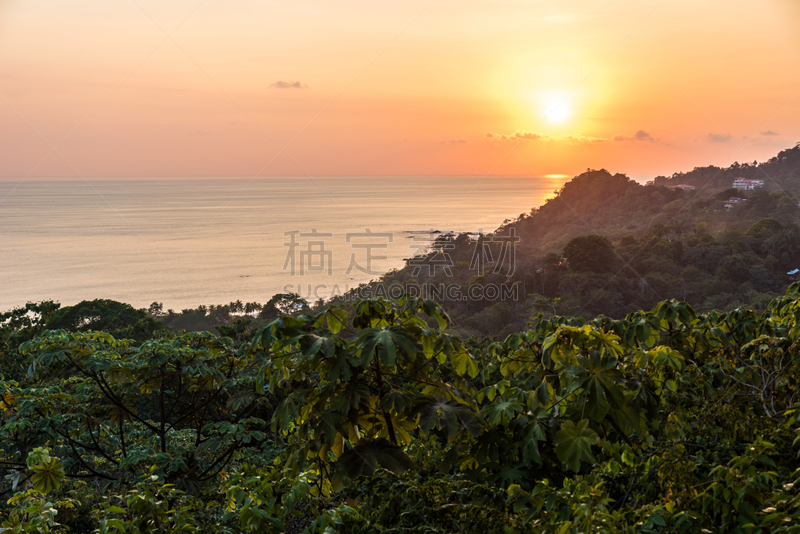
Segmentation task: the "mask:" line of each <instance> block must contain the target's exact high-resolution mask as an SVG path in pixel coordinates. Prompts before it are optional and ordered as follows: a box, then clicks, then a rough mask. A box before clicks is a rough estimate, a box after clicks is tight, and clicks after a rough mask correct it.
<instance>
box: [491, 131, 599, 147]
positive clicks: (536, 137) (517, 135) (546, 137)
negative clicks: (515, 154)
mask: <svg viewBox="0 0 800 534" xmlns="http://www.w3.org/2000/svg"><path fill="white" fill-rule="evenodd" d="M486 137H488V138H490V139H497V140H498V141H506V140H511V141H519V142H522V141H562V142H566V143H570V144H573V145H582V144H589V143H605V142H606V141H608V139H604V138H602V137H591V136H587V135H582V134H564V135H558V136H553V135H550V134H543V133H539V132H530V131H528V130H517V131H516V132H514V133H510V134H500V133H494V132H488V133H487V134H486Z"/></svg>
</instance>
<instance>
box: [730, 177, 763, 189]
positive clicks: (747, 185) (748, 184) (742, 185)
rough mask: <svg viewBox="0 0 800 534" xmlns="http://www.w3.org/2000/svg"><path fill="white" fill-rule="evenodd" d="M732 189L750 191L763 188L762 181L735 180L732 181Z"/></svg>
mask: <svg viewBox="0 0 800 534" xmlns="http://www.w3.org/2000/svg"><path fill="white" fill-rule="evenodd" d="M733 187H735V188H736V189H738V190H739V191H752V190H753V189H760V188H762V187H764V180H748V179H747V178H737V179H735V180H734V181H733Z"/></svg>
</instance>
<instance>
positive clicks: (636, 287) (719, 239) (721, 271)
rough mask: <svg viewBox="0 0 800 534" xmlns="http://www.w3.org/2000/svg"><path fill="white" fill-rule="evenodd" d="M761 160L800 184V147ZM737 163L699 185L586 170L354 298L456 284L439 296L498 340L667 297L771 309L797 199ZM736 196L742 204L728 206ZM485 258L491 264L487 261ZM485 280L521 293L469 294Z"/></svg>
mask: <svg viewBox="0 0 800 534" xmlns="http://www.w3.org/2000/svg"><path fill="white" fill-rule="evenodd" d="M763 167H764V169H768V170H769V172H770V173H772V175H774V176H781V177H784V178H785V180H784V181H783V183H785V184H793V183H794V182H792V181H791V180H790V178H791V177H793V176H800V147H795V148H792V149H790V150H786V151H783V152H781V154H780V155H779V156H778V157H776V158H773V159H772V160H770V161H769V162H767V163H765V164H763ZM740 168H741V167H740V166H738V165H736V166H734V167H731V168H729V169H725V170H724V172H725V173H727V174H724V175H725V176H726V178H725V179H726V180H729V181H727V182H718V181H714V182H713V183H707V184H705V185H698V187H697V189H696V190H694V191H691V190H689V191H681V190H673V189H669V188H667V187H665V186H663V185H656V184H653V183H651V184H648V185H641V184H639V183H637V182H635V181H633V180H631V179H629V178H628V177H626V176H624V175H621V174H616V175H612V174H610V173H608V172H607V171H604V170H600V171H593V170H589V171H587V172H585V173H583V174H581V175H579V176H576V177H575V178H573V179H572V180H571V181H570V182H568V183H567V184H565V185H564V187H563V188H562V189H561V190H560V191H559V192H558V194H557V195H556V196H555V197H554V198H552V199H550V200H548V201H547V202H546V203H545V204H544V205H543V206H541V207H539V208H536V209H534V210H532V211H531V212H530V213H527V214H522V215H520V216H519V217H518V218H517V219H514V220H512V221H509V222H507V223H506V224H504V225H503V226H502V227H501V228H499V229H498V230H497V231H495V232H494V233H492V234H490V235H487V236H483V237H481V238H480V239H476V238H475V237H474V236H467V235H459V236H450V235H444V236H439V237H438V238H437V239H436V241H435V243H433V246H432V249H431V253H430V254H429V255H428V257H427V258H421V259H420V258H417V259H416V260H413V261H411V262H409V264H408V265H407V266H406V267H404V268H403V269H401V270H399V271H396V272H392V273H390V274H389V275H387V276H385V277H383V278H382V279H381V280H379V281H375V282H373V283H372V284H369V285H367V286H365V287H363V288H361V290H360V291H358V292H356V293H355V294H356V295H388V294H389V291H390V289H391V287H392V286H393V285H394V286H403V287H408V286H419V287H425V286H427V287H428V288H429V289H430V291H427V294H431V292H435V288H436V287H439V288H441V287H448V286H453V285H456V286H458V288H460V291H454V292H451V294H447V292H446V291H445V292H442V294H441V295H439V294H437V300H439V301H440V302H442V303H443V305H444V306H445V308H446V309H447V310H448V312H449V313H450V314H451V316H452V317H453V318H454V320H455V321H456V324H458V325H459V326H460V327H462V328H463V332H464V334H465V335H469V334H478V335H498V334H499V335H500V337H504V336H505V335H507V334H509V333H512V332H515V331H519V330H521V329H523V328H524V327H525V325H526V323H527V322H528V320H529V319H530V317H532V316H535V315H537V314H538V313H540V312H541V313H544V314H545V315H546V316H549V315H552V314H564V315H581V316H583V317H594V316H596V315H599V314H604V315H607V316H610V317H615V318H621V317H623V316H625V315H626V314H628V313H631V312H633V311H635V310H638V309H648V308H650V307H652V306H653V305H654V304H655V303H656V302H658V301H661V300H663V299H667V298H674V299H678V300H682V301H687V302H689V303H691V304H692V305H693V306H695V307H696V308H697V309H698V310H701V311H710V310H730V309H733V308H736V307H738V306H749V307H752V308H755V309H764V306H765V305H766V303H767V302H769V301H770V300H771V299H772V298H774V297H775V296H777V295H779V294H781V293H782V292H783V291H784V290H785V288H786V287H787V286H788V284H789V282H790V280H789V278H788V277H787V274H786V273H787V272H788V271H790V270H793V269H796V268H800V227H798V223H800V207H798V199H799V198H800V195H798V194H797V191H798V190H797V189H795V190H784V189H778V190H774V191H768V190H755V191H738V190H736V189H733V188H731V187H730V186H731V184H732V178H731V176H733V175H737V176H738V174H739V169H740ZM718 170H719V169H716V170H714V168H712V167H709V168H706V169H705V170H702V172H701V171H700V170H697V171H696V172H697V173H700V174H703V175H704V176H705V175H706V174H707V173H709V172H712V171H713V172H716V171H718ZM693 172H694V171H693ZM713 172H712V174H713ZM759 172H761V171H759ZM704 173H705V174H704ZM698 175H699V174H698ZM676 176H683V175H676ZM720 176H722V174H720ZM762 178H764V177H763V176H762ZM676 179H677V178H676ZM681 179H682V178H681ZM765 181H767V180H766V179H765ZM656 182H659V180H656ZM731 197H736V198H742V199H745V200H743V201H742V202H739V203H737V204H735V205H733V206H731V207H730V209H726V207H725V201H727V200H729V199H730V198H731ZM512 232H513V235H515V236H516V238H518V239H519V241H518V242H517V243H516V245H515V247H514V249H515V250H514V254H513V264H514V265H513V268H510V267H511V266H510V263H511V262H512V258H511V256H510V255H509V250H508V247H507V245H504V244H503V243H502V241H503V239H504V238H506V237H508V236H510V235H512ZM504 247H506V248H505V250H504ZM487 251H488V252H487ZM484 257H485V258H490V260H489V261H486V262H485V265H484V268H482V269H481V268H480V267H481V266H480V260H481V258H484ZM426 261H427V262H428V265H426V263H425V262H426ZM448 264H449V268H448V269H444V268H442V266H443V265H448ZM500 264H502V265H500ZM420 267H422V268H420ZM487 286H493V287H501V288H503V287H506V288H507V287H511V286H516V288H517V290H516V291H515V292H512V291H508V292H507V293H508V294H507V295H506V296H505V297H504V296H503V291H498V292H497V295H496V296H495V297H494V298H487V296H486V295H483V298H477V299H476V298H464V295H468V294H469V292H470V289H471V288H478V289H480V288H485V287H487ZM479 293H480V292H479ZM511 293H513V294H511ZM488 297H492V295H491V294H490V295H488Z"/></svg>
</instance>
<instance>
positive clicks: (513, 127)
mask: <svg viewBox="0 0 800 534" xmlns="http://www.w3.org/2000/svg"><path fill="white" fill-rule="evenodd" d="M798 91H800V7H798V2H796V1H795V0H763V1H761V2H755V1H752V0H751V1H742V0H661V1H659V0H645V1H642V0H636V1H634V0H626V1H622V0H616V1H614V0H585V1H584V0H582V1H572V0H543V1H534V2H532V1H530V0H497V1H493V2H485V1H484V2H480V1H477V0H461V1H454V0H451V1H448V0H434V1H431V0H421V1H418V0H403V1H395V0H389V1H383V2H367V1H347V0H346V1H343V2H322V1H302V2H274V1H272V2H252V1H243V0H205V1H202V0H171V1H169V2H164V1H163V0H124V1H123V0H73V1H70V2H64V1H60V0H0V97H1V98H0V125H2V128H0V161H1V162H2V164H0V176H7V177H19V178H21V177H26V176H77V175H80V176H209V175H213V176H255V175H306V174H308V175H312V176H321V175H362V174H388V175H404V174H432V175H434V174H474V175H484V174H524V175H537V176H542V175H546V174H562V173H563V174H569V175H572V174H577V173H579V172H581V171H582V170H585V169H586V168H587V167H591V168H607V169H609V170H611V171H613V172H624V173H627V174H629V175H631V176H633V177H637V178H641V179H647V178H650V177H653V176H655V175H657V174H671V173H672V172H675V171H679V170H688V169H691V168H692V167H694V166H699V165H707V164H717V165H728V164H730V163H732V162H733V161H741V162H744V161H753V160H759V161H761V160H764V159H766V158H769V157H771V156H773V155H774V154H775V153H777V152H778V151H779V150H781V149H783V148H787V147H790V146H793V145H794V144H795V143H796V142H797V141H800V94H798Z"/></svg>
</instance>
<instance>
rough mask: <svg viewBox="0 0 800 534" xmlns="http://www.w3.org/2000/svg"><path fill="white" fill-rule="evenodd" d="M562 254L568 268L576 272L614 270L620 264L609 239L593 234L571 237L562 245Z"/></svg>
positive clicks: (605, 271)
mask: <svg viewBox="0 0 800 534" xmlns="http://www.w3.org/2000/svg"><path fill="white" fill-rule="evenodd" d="M563 254H564V257H565V258H567V261H568V262H569V268H570V269H571V270H573V271H578V272H586V271H589V272H595V273H607V272H614V271H616V270H617V269H619V267H620V265H621V262H620V259H619V256H617V253H616V252H615V250H614V245H613V244H612V243H611V240H609V239H608V238H607V237H605V236H599V235H595V234H592V235H585V236H579V237H575V238H573V239H571V240H570V242H569V243H567V244H566V246H565V247H564V252H563Z"/></svg>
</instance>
